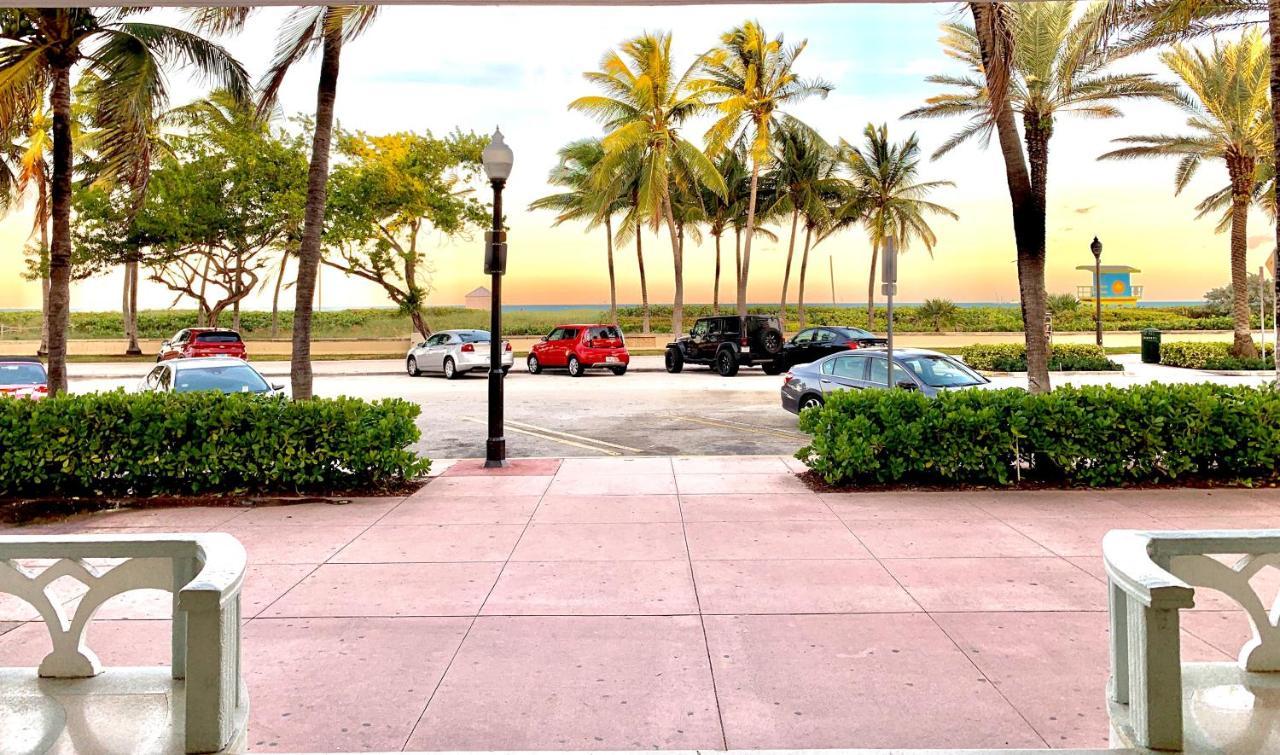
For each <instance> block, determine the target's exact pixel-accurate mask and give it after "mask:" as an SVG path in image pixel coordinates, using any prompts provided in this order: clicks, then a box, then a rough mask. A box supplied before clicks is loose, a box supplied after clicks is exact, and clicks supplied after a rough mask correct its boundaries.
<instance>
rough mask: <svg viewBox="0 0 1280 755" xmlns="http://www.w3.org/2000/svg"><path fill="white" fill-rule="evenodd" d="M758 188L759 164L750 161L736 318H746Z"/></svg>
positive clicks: (753, 160)
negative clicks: (744, 237) (744, 241)
mask: <svg viewBox="0 0 1280 755" xmlns="http://www.w3.org/2000/svg"><path fill="white" fill-rule="evenodd" d="M759 187H760V162H759V161H758V160H756V159H754V158H753V159H752V160H751V194H750V196H749V197H748V199H747V230H746V232H745V234H744V235H745V236H746V237H747V240H746V243H744V244H743V245H742V263H741V267H740V270H739V276H738V317H746V316H747V278H748V276H749V275H750V274H751V237H752V235H754V234H755V231H756V192H757V190H758V189H759Z"/></svg>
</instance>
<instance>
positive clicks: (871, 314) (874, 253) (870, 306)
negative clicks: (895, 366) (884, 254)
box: [867, 239, 880, 330]
mask: <svg viewBox="0 0 1280 755" xmlns="http://www.w3.org/2000/svg"><path fill="white" fill-rule="evenodd" d="M879 261H880V240H879V239H872V240H871V274H870V276H869V277H868V278H867V330H875V326H876V264H877V263H878V262H879Z"/></svg>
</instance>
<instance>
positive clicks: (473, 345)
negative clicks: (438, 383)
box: [404, 330, 515, 380]
mask: <svg viewBox="0 0 1280 755" xmlns="http://www.w3.org/2000/svg"><path fill="white" fill-rule="evenodd" d="M514 361H515V353H514V352H512V350H511V343H510V342H509V341H503V342H502V374H504V375H505V374H507V373H508V372H509V371H510V370H511V365H512V364H513V363H514ZM404 367H405V370H406V371H407V372H408V373H409V374H410V375H411V376H413V377H417V376H418V375H421V374H423V373H424V372H439V373H440V374H442V375H444V376H445V377H446V378H448V379H450V380H453V379H455V378H457V377H459V376H461V375H465V374H467V373H468V372H470V371H471V370H488V369H489V331H487V330H442V331H440V332H439V333H436V334H434V335H432V336H431V337H430V338H428V339H427V340H425V341H421V342H419V343H416V344H414V345H413V346H412V347H410V348H409V353H408V355H406V356H405V360H404Z"/></svg>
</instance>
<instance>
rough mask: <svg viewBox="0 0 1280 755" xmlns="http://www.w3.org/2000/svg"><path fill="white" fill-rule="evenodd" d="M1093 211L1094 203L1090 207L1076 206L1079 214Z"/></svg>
mask: <svg viewBox="0 0 1280 755" xmlns="http://www.w3.org/2000/svg"><path fill="white" fill-rule="evenodd" d="M1092 211H1093V205H1089V206H1088V207H1077V208H1076V214H1077V215H1088V214H1089V213H1090V212H1092Z"/></svg>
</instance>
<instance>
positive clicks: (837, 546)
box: [685, 521, 871, 560]
mask: <svg viewBox="0 0 1280 755" xmlns="http://www.w3.org/2000/svg"><path fill="white" fill-rule="evenodd" d="M685 533H686V536H687V537H688V539H689V554H690V555H691V556H692V557H693V559H694V560H701V559H724V560H746V559H808V558H819V559H830V558H836V559H846V558H871V554H870V553H869V552H867V549H866V548H864V547H863V546H862V544H861V543H859V542H858V539H857V538H856V537H854V536H853V534H852V533H850V532H849V530H848V529H846V528H845V526H844V525H843V524H842V523H840V522H837V521H831V522H689V523H688V524H686V525H685Z"/></svg>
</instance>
